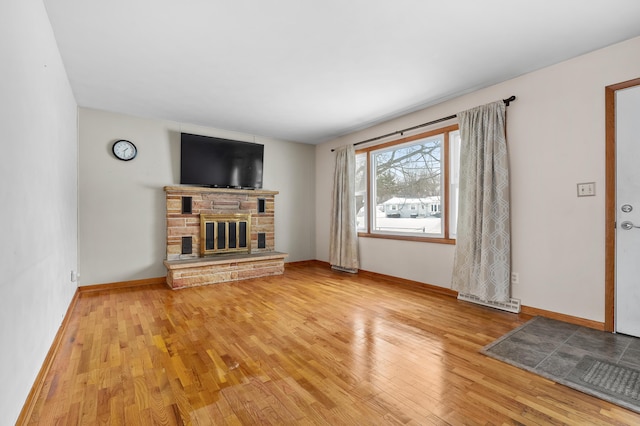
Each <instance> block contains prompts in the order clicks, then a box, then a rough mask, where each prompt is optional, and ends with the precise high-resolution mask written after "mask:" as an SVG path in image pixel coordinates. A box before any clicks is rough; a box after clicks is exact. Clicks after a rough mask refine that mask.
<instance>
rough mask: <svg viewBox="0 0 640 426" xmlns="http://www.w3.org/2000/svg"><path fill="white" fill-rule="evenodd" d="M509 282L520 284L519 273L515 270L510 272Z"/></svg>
mask: <svg viewBox="0 0 640 426" xmlns="http://www.w3.org/2000/svg"><path fill="white" fill-rule="evenodd" d="M511 284H520V274H518V273H517V272H512V273H511Z"/></svg>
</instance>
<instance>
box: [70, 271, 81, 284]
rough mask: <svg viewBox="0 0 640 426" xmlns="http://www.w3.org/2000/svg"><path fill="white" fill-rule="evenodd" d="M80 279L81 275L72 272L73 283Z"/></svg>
mask: <svg viewBox="0 0 640 426" xmlns="http://www.w3.org/2000/svg"><path fill="white" fill-rule="evenodd" d="M78 278H80V275H78V273H77V272H76V271H71V282H72V283H75V282H76V281H78Z"/></svg>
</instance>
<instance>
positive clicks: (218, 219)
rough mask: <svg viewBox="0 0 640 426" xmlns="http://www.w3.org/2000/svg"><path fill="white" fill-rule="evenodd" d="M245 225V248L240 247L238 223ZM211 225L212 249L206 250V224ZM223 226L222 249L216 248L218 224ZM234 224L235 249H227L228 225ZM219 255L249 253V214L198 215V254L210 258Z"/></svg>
mask: <svg viewBox="0 0 640 426" xmlns="http://www.w3.org/2000/svg"><path fill="white" fill-rule="evenodd" d="M242 222H244V223H245V224H246V228H245V229H246V232H245V234H246V235H245V243H246V247H239V245H240V240H241V239H240V223H242ZM209 223H213V232H214V235H213V243H214V244H213V246H214V248H213V249H207V245H206V241H207V229H206V228H207V224H209ZM219 223H224V224H225V237H224V247H218V236H219V234H218V224H219ZM230 223H235V228H236V233H235V241H236V247H229V224H230ZM221 253H251V214H250V213H229V214H201V215H200V254H201V255H202V256H211V255H215V254H221Z"/></svg>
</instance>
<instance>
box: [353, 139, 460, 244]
mask: <svg viewBox="0 0 640 426" xmlns="http://www.w3.org/2000/svg"><path fill="white" fill-rule="evenodd" d="M459 152H460V135H459V132H458V127H457V126H449V127H446V128H442V129H438V130H435V131H430V132H426V133H422V134H419V135H415V136H410V137H407V138H402V139H399V140H396V141H392V142H388V143H384V144H381V145H377V146H372V147H368V148H364V149H361V150H358V151H356V211H357V213H356V218H357V224H358V232H359V234H360V235H361V236H365V237H380V238H397V239H412V240H415V239H418V240H425V241H434V242H446V243H453V242H454V241H455V233H456V229H455V228H456V227H455V223H456V221H457V201H458V164H459Z"/></svg>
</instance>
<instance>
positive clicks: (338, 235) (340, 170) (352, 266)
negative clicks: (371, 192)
mask: <svg viewBox="0 0 640 426" xmlns="http://www.w3.org/2000/svg"><path fill="white" fill-rule="evenodd" d="M335 151H336V163H335V170H334V174H333V194H332V206H331V228H330V235H329V238H330V241H329V262H330V263H331V267H332V268H334V269H339V270H342V271H346V272H353V273H355V272H357V271H358V267H359V264H358V232H357V229H356V205H355V201H356V200H355V186H356V184H355V173H356V165H355V162H356V154H355V150H354V148H353V145H348V146H344V147H341V148H337V149H336V150H335Z"/></svg>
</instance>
